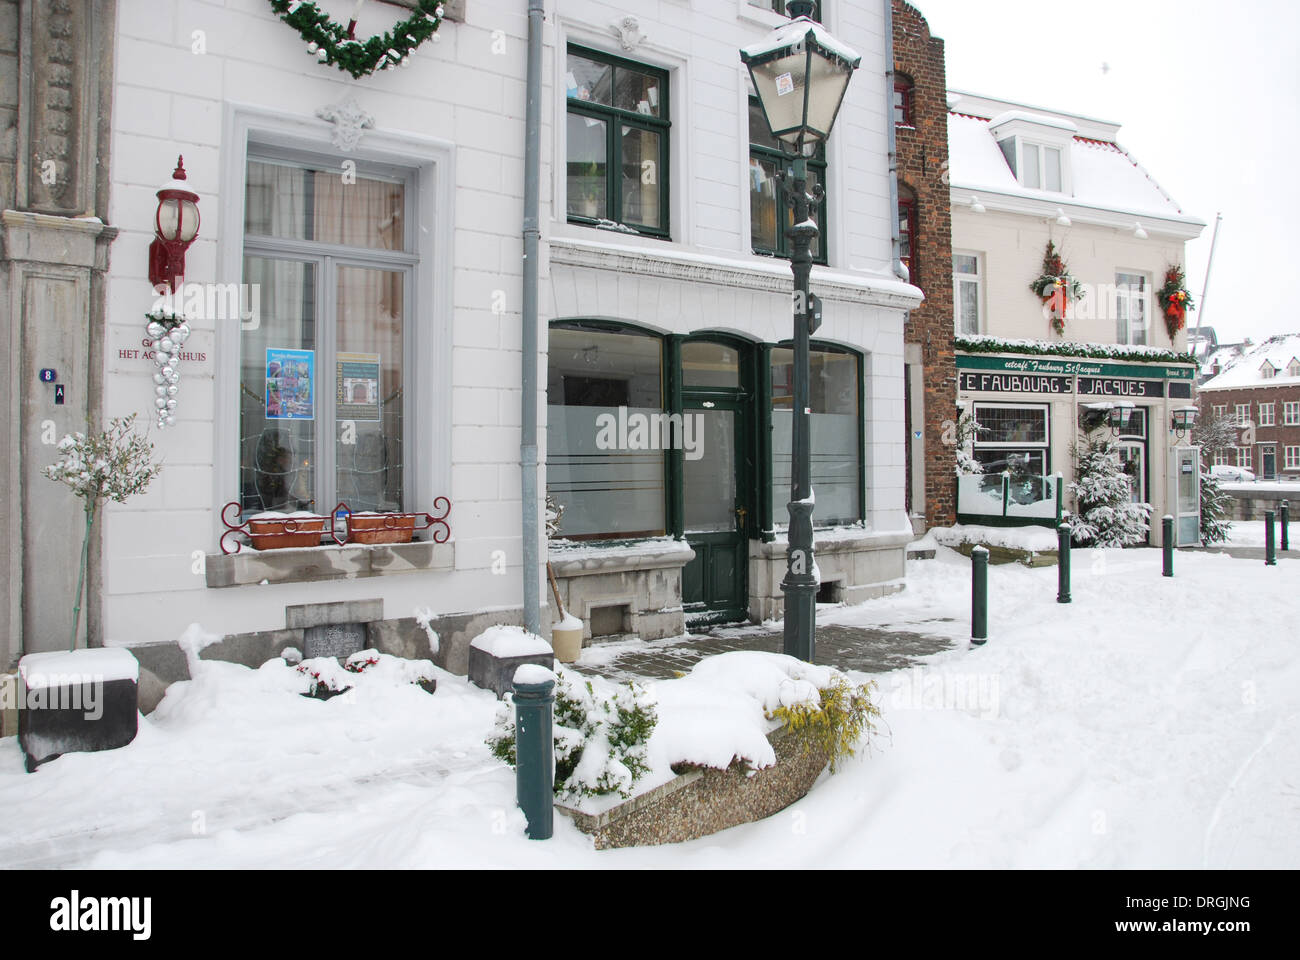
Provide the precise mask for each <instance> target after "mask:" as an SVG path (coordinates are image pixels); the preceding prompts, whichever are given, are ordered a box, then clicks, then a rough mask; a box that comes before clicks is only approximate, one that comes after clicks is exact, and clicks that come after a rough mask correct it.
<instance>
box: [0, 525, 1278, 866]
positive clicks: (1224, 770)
mask: <svg viewBox="0 0 1300 960" xmlns="http://www.w3.org/2000/svg"><path fill="white" fill-rule="evenodd" d="M969 571H970V561H969V560H967V559H966V558H964V557H961V556H959V555H957V554H955V553H953V552H952V551H950V550H948V549H946V548H939V550H938V552H937V556H936V558H935V559H934V560H926V561H913V562H910V563H909V564H908V587H907V590H905V591H904V592H903V593H900V594H896V595H893V596H891V597H887V598H883V599H880V600H876V601H872V602H870V603H867V604H864V605H861V606H857V607H848V608H842V609H839V610H836V611H834V612H832V613H831V614H829V616H828V617H827V619H828V620H830V619H833V620H834V621H835V622H840V623H858V624H862V625H868V626H873V627H888V628H896V629H900V630H904V629H911V630H916V631H920V632H925V633H931V634H938V635H945V636H949V637H951V638H953V639H955V640H964V639H965V638H966V637H967V635H968V623H969V620H968V617H969V604H970V586H969V583H970V581H969V575H970V574H969ZM1175 571H1176V574H1177V575H1176V576H1175V577H1174V578H1173V579H1167V578H1163V577H1161V576H1160V553H1159V552H1158V551H1155V550H1125V551H1121V550H1076V551H1075V552H1074V563H1073V572H1074V581H1073V585H1072V587H1073V589H1072V592H1073V603H1071V604H1068V605H1059V604H1057V603H1056V602H1055V594H1056V570H1055V569H1053V568H1050V567H1048V568H1041V569H1028V568H1025V567H1022V566H1020V565H1017V564H1008V565H1003V566H996V567H993V568H991V569H990V571H989V591H990V613H989V631H990V639H989V642H988V643H987V645H985V646H983V647H980V648H969V647H967V646H966V645H965V644H962V645H961V646H960V647H959V648H958V649H954V650H952V651H950V652H947V653H943V654H939V655H937V656H936V657H933V658H931V660H930V661H929V662H928V663H927V664H926V665H925V666H924V667H916V668H913V669H911V670H907V671H901V672H897V673H893V674H886V675H883V676H880V677H878V678H877V679H878V681H879V683H880V690H879V693H878V696H879V699H880V703H881V706H882V710H883V714H884V717H883V720H884V724H883V726H882V734H883V735H882V736H881V737H879V738H878V739H877V742H876V743H875V745H874V747H873V748H872V750H871V751H870V752H869V753H868V754H864V755H863V756H862V757H861V758H859V759H855V760H852V761H849V762H847V763H845V764H844V766H843V768H842V772H841V773H839V774H837V775H835V776H830V775H823V777H822V779H821V780H819V782H818V784H817V786H815V787H814V789H813V791H812V792H811V793H810V794H809V795H808V796H807V797H806V798H804V799H803V800H802V801H800V802H799V803H797V804H796V805H794V806H793V807H791V808H790V809H788V810H786V811H783V812H782V813H779V814H777V815H775V816H773V817H770V818H768V819H767V820H764V821H761V822H759V823H754V824H747V825H744V826H741V827H736V828H733V829H731V830H727V831H724V832H723V833H720V834H716V835H714V836H712V837H706V838H702V839H700V840H696V841H692V842H690V843H686V844H680V845H673V846H662V847H651V848H644V849H629V850H611V851H600V852H597V851H596V850H594V849H593V848H592V845H591V842H590V840H589V839H588V838H587V837H585V836H584V835H582V834H580V833H579V832H577V830H576V829H575V828H574V827H573V826H572V825H571V824H570V823H569V822H568V821H567V820H565V819H564V818H563V817H560V816H557V817H556V821H555V837H554V838H553V839H552V840H550V841H546V842H540V841H529V840H526V839H524V837H523V835H522V826H523V819H522V815H521V814H520V813H519V812H518V811H517V810H516V809H515V807H514V779H513V773H512V771H510V769H509V768H507V767H505V766H504V765H501V764H498V763H496V762H495V761H493V760H492V759H491V758H490V757H489V756H488V754H487V750H486V747H485V746H484V745H483V739H484V737H485V736H487V734H488V732H489V731H490V728H491V723H492V716H493V713H494V710H495V700H494V699H493V697H492V696H491V695H490V694H488V693H486V692H484V691H480V690H476V689H474V688H472V687H470V686H468V685H467V684H466V683H465V682H464V680H463V679H461V678H456V677H452V676H450V675H447V674H444V673H441V672H439V673H438V690H437V693H436V694H434V695H433V696H430V695H428V694H426V693H424V692H422V691H421V690H419V689H417V688H415V687H404V688H400V689H391V690H389V691H387V692H386V693H385V694H384V695H383V696H380V695H378V693H377V691H371V693H372V694H373V695H369V694H366V691H362V690H361V689H360V688H358V690H357V691H356V694H357V695H356V696H350V695H345V696H342V697H336V698H334V699H333V700H330V701H324V702H322V701H316V700H308V699H306V698H302V697H298V696H296V695H295V696H286V695H284V693H285V691H284V687H285V684H284V678H283V675H282V673H281V671H284V670H286V669H287V668H284V667H277V668H275V669H271V668H263V669H262V670H258V671H250V670H247V669H246V668H243V667H239V666H235V665H231V664H222V663H210V664H208V665H207V669H205V670H204V671H203V672H202V673H200V675H199V676H198V677H197V678H196V679H195V680H193V681H191V682H189V683H187V684H183V685H178V686H177V687H173V689H172V691H170V692H169V694H168V697H167V699H166V701H165V702H164V704H163V706H161V707H160V708H159V710H158V711H157V712H156V713H155V714H154V715H153V716H151V717H150V718H148V719H146V720H145V721H143V722H142V724H141V731H140V736H139V738H138V739H137V741H136V742H135V743H133V744H132V745H130V746H128V747H126V748H124V749H121V750H116V751H110V752H105V753H100V754H76V755H68V756H65V757H63V758H61V759H59V760H57V761H54V762H53V763H50V764H48V765H47V766H44V767H42V768H41V770H40V771H39V772H38V773H36V774H31V775H29V774H26V773H24V772H23V769H22V762H21V759H20V755H19V751H18V749H17V745H16V743H14V741H13V740H12V739H10V740H5V741H0V807H2V808H3V809H4V810H5V811H6V812H7V814H8V815H7V816H6V817H5V818H3V821H0V862H4V863H6V864H11V865H20V864H22V863H40V864H47V865H91V866H97V867H141V866H157V867H231V866H249V867H278V866H302V867H398V866H400V867H445V866H452V867H455V866H472V867H555V866H575V867H645V866H650V867H656V866H657V867H670V866H671V867H684V868H701V867H703V868H708V867H754V868H770V867H773V866H816V867H968V866H994V867H1022V866H1023V867H1030V866H1044V867H1078V866H1084V867H1174V868H1178V867H1192V868H1196V867H1228V868H1234V867H1292V868H1294V867H1296V866H1297V865H1300V816H1297V813H1300V800H1297V797H1300V626H1297V623H1296V620H1295V596H1296V594H1297V590H1300V561H1293V560H1287V559H1282V560H1279V561H1278V565H1277V566H1276V567H1270V568H1265V567H1264V565H1263V563H1262V561H1259V562H1256V561H1252V560H1239V559H1233V558H1231V557H1228V556H1226V555H1219V554H1208V553H1199V552H1196V553H1193V552H1180V553H1179V554H1178V555H1177V556H1176V559H1175ZM944 618H952V619H951V620H950V621H946V622H945V620H944ZM855 679H857V680H861V679H865V677H863V676H856V677H855ZM670 682H677V681H670ZM363 694H366V695H363Z"/></svg>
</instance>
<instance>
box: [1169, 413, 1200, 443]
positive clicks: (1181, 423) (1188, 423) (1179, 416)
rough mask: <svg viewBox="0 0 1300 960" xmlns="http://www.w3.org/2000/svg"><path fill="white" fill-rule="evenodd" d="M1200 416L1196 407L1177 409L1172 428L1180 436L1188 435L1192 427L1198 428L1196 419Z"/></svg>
mask: <svg viewBox="0 0 1300 960" xmlns="http://www.w3.org/2000/svg"><path fill="white" fill-rule="evenodd" d="M1199 415H1200V410H1199V409H1197V408H1196V407H1190V406H1189V407H1175V408H1174V411H1173V417H1172V426H1173V429H1174V432H1175V433H1177V434H1178V435H1179V436H1184V435H1186V434H1187V432H1188V431H1189V430H1191V429H1192V427H1194V426H1196V418H1197V417H1198V416H1199Z"/></svg>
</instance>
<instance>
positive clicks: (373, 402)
mask: <svg viewBox="0 0 1300 960" xmlns="http://www.w3.org/2000/svg"><path fill="white" fill-rule="evenodd" d="M379 360H380V355H379V354H377V353H340V354H338V356H337V357H336V362H337V371H336V373H337V376H335V378H334V382H335V383H336V384H338V386H337V389H336V393H335V416H336V417H337V418H338V419H339V420H378V419H379V413H380V409H379V406H380V405H379Z"/></svg>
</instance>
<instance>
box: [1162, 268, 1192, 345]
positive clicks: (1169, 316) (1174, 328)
mask: <svg viewBox="0 0 1300 960" xmlns="http://www.w3.org/2000/svg"><path fill="white" fill-rule="evenodd" d="M1156 299H1157V300H1158V301H1159V302H1160V309H1161V310H1163V311H1164V312H1165V329H1167V330H1168V331H1169V339H1170V340H1172V339H1173V338H1174V336H1175V335H1176V334H1177V333H1178V331H1179V330H1181V329H1183V327H1184V326H1185V325H1186V324H1187V311H1188V310H1194V309H1196V305H1195V304H1194V303H1192V295H1191V294H1190V293H1188V292H1187V282H1186V279H1185V278H1184V277H1183V268H1182V267H1180V266H1172V267H1170V268H1169V269H1168V270H1166V271H1165V285H1164V286H1163V287H1161V288H1160V289H1159V290H1157V291H1156Z"/></svg>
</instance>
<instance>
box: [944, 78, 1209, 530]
mask: <svg viewBox="0 0 1300 960" xmlns="http://www.w3.org/2000/svg"><path fill="white" fill-rule="evenodd" d="M949 106H950V113H949V117H948V140H949V159H950V165H951V166H950V171H951V184H950V195H951V198H952V250H953V282H954V288H955V297H954V301H955V324H956V334H957V340H956V350H957V368H958V374H959V385H958V400H959V403H961V404H962V405H963V406H964V407H965V409H966V410H967V411H969V412H973V413H974V414H975V416H976V418H977V420H978V421H979V422H980V423H981V424H982V425H984V426H985V427H986V428H987V429H986V430H985V431H982V432H980V433H979V435H978V436H977V438H976V440H975V443H974V449H973V454H974V456H975V458H976V459H977V460H979V461H980V462H981V463H982V464H983V465H984V467H985V471H986V474H989V475H1000V474H1001V473H1002V471H1004V470H1009V471H1011V473H1013V474H1015V475H1023V476H1022V478H1021V479H1022V481H1023V483H1022V486H1023V488H1024V493H1025V496H1024V498H1023V499H1024V500H1025V501H1026V502H1025V503H1023V504H1021V505H1020V508H1019V509H1018V510H1012V511H1010V512H1011V513H1016V514H1018V519H1020V520H1022V521H1023V520H1032V521H1034V522H1048V523H1050V522H1052V521H1053V519H1054V516H1055V513H1056V504H1055V503H1053V502H1052V501H1053V500H1054V498H1055V487H1056V484H1055V482H1054V481H1053V480H1052V479H1051V478H1052V477H1053V475H1054V474H1057V473H1060V474H1062V475H1063V479H1064V482H1065V483H1066V484H1068V483H1069V482H1070V481H1071V480H1072V479H1073V463H1072V457H1071V452H1070V451H1071V447H1072V445H1073V444H1074V442H1075V440H1076V438H1077V437H1079V436H1080V435H1081V432H1087V430H1089V429H1092V428H1094V425H1096V424H1098V423H1099V422H1100V420H1101V419H1102V416H1103V415H1104V413H1105V411H1106V409H1107V408H1108V407H1112V406H1113V405H1114V404H1115V403H1117V402H1120V401H1123V402H1125V403H1128V404H1132V408H1133V414H1132V416H1131V417H1126V419H1125V421H1124V423H1123V425H1122V426H1121V427H1119V428H1117V429H1118V441H1119V444H1120V447H1121V451H1120V452H1121V458H1122V460H1123V462H1124V466H1125V469H1126V471H1127V472H1128V473H1129V475H1130V477H1131V483H1132V490H1133V494H1132V495H1133V498H1134V499H1135V500H1138V501H1142V502H1146V503H1150V504H1151V505H1152V508H1153V514H1154V515H1155V516H1157V517H1158V516H1160V515H1161V514H1162V513H1165V512H1177V513H1178V514H1179V518H1180V524H1184V525H1185V526H1186V527H1187V529H1188V530H1189V531H1191V532H1193V533H1194V529H1195V528H1194V524H1192V523H1191V522H1190V521H1187V522H1186V523H1184V519H1183V518H1184V515H1185V514H1186V513H1187V512H1188V511H1186V510H1183V509H1180V508H1177V507H1176V506H1175V505H1174V504H1173V502H1172V501H1173V498H1174V494H1173V485H1174V479H1173V478H1174V475H1175V461H1176V460H1178V458H1179V457H1180V456H1182V454H1179V453H1178V452H1177V451H1179V450H1180V449H1182V446H1183V445H1184V444H1185V443H1186V440H1185V438H1180V437H1179V436H1178V435H1176V434H1175V433H1173V432H1172V431H1171V428H1170V425H1171V415H1172V411H1173V410H1174V409H1176V408H1177V407H1179V406H1183V405H1186V404H1188V403H1190V402H1191V389H1192V383H1193V379H1194V375H1195V367H1194V366H1193V365H1192V364H1191V363H1190V358H1186V359H1185V351H1186V336H1187V334H1186V331H1185V329H1176V330H1172V331H1171V330H1170V329H1168V328H1167V326H1166V323H1165V319H1164V316H1163V315H1162V312H1161V310H1160V309H1159V306H1158V304H1157V301H1156V297H1155V291H1156V290H1157V289H1159V288H1160V287H1161V286H1162V285H1163V284H1164V282H1165V275H1166V271H1167V270H1168V269H1169V268H1170V267H1173V266H1177V265H1181V264H1182V263H1183V255H1184V244H1185V243H1186V241H1187V240H1189V239H1192V238H1193V237H1196V236H1197V235H1199V233H1200V231H1201V230H1202V229H1203V227H1204V224H1203V223H1202V221H1200V220H1198V219H1196V218H1195V217H1193V216H1190V215H1189V214H1187V213H1186V212H1184V211H1183V210H1182V209H1181V208H1180V207H1179V206H1178V204H1177V203H1175V202H1174V200H1173V199H1172V198H1170V197H1169V196H1168V194H1167V193H1165V191H1164V190H1162V189H1161V188H1160V186H1159V184H1158V183H1156V181H1155V180H1154V179H1153V178H1152V177H1151V175H1150V174H1149V173H1148V172H1147V171H1146V170H1144V169H1143V168H1142V167H1141V166H1140V165H1139V164H1138V163H1137V161H1136V160H1134V159H1133V157H1132V156H1131V155H1130V154H1129V153H1128V152H1127V151H1125V150H1124V148H1123V147H1122V146H1120V145H1119V143H1118V142H1117V136H1118V133H1119V125H1118V124H1116V123H1112V122H1108V121H1101V120H1096V119H1094V118H1090V117H1082V116H1078V115H1076V114H1071V113H1065V112H1061V111H1055V110H1046V109H1043V108H1040V107H1035V106H1030V105H1027V104H1023V103H1017V102H1012V101H1007V100H998V99H993V98H990V97H984V96H980V95H977V94H972V93H965V92H961V91H952V93H951V95H950V97H949ZM1049 243H1051V244H1052V245H1053V249H1054V250H1055V251H1056V252H1057V253H1058V254H1059V255H1060V257H1061V258H1062V260H1063V262H1064V266H1065V267H1066V269H1067V270H1068V272H1069V274H1070V276H1072V277H1073V278H1074V279H1075V280H1077V281H1078V282H1079V283H1080V284H1081V292H1082V293H1083V294H1084V295H1083V297H1082V298H1081V299H1079V300H1077V301H1075V302H1072V303H1070V304H1069V305H1068V306H1067V307H1066V310H1065V318H1064V323H1063V326H1062V328H1061V329H1060V330H1059V331H1058V328H1057V325H1056V324H1055V323H1053V318H1052V315H1051V312H1050V309H1049V307H1048V305H1047V304H1045V303H1044V302H1043V300H1042V299H1040V297H1039V296H1037V295H1036V294H1035V293H1034V292H1033V291H1031V289H1030V284H1031V282H1032V281H1034V280H1035V279H1036V278H1037V277H1038V276H1039V275H1040V274H1042V273H1043V272H1044V266H1043V264H1044V258H1045V253H1046V249H1047V246H1048V244H1049ZM1180 468H1181V467H1179V469H1180ZM998 493H999V491H997V490H994V489H992V488H991V487H990V486H989V483H988V482H987V481H983V482H982V481H981V480H980V479H979V478H964V479H963V481H962V485H961V486H960V488H959V502H958V506H957V510H958V513H959V515H968V516H970V517H972V518H975V517H985V518H987V517H988V516H989V515H990V514H992V515H993V519H999V518H1001V516H1002V509H1001V508H999V507H998V505H997V501H999V500H1001V501H1005V500H1006V498H1005V497H1000V496H998ZM1066 509H1068V505H1067V506H1066ZM1194 511H1195V506H1194V505H1192V507H1191V511H1190V512H1192V513H1194ZM1158 535H1159V532H1158V525H1157V530H1156V531H1154V532H1153V540H1158ZM1190 535H1191V534H1190V533H1189V536H1190Z"/></svg>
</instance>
